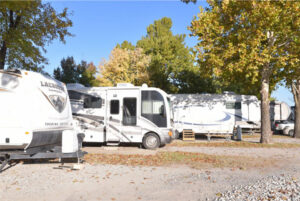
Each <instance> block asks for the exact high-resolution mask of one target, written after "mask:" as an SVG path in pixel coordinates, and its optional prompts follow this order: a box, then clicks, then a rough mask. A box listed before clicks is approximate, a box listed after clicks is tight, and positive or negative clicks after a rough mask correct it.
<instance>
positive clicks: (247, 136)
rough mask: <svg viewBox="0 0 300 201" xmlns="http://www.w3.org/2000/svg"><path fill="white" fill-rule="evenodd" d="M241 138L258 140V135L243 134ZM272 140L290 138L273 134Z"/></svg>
mask: <svg viewBox="0 0 300 201" xmlns="http://www.w3.org/2000/svg"><path fill="white" fill-rule="evenodd" d="M243 138H245V139H248V138H250V139H251V138H260V134H254V135H249V134H243ZM272 138H279V139H291V138H292V137H290V136H288V135H280V134H273V135H272Z"/></svg>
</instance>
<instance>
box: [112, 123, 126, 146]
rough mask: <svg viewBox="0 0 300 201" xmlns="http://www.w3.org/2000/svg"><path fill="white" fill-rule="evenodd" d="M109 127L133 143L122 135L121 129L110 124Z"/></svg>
mask: <svg viewBox="0 0 300 201" xmlns="http://www.w3.org/2000/svg"><path fill="white" fill-rule="evenodd" d="M108 126H109V127H111V128H112V129H113V130H115V131H117V132H118V133H120V134H121V135H122V136H123V137H125V138H126V139H127V140H128V141H129V142H131V140H130V139H129V138H128V137H127V136H126V135H125V134H124V133H122V132H121V131H120V130H119V129H117V128H116V127H114V126H113V125H111V124H108Z"/></svg>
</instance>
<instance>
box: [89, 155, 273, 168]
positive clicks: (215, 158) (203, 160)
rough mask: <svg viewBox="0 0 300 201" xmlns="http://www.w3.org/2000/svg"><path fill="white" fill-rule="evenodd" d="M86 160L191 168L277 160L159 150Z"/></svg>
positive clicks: (261, 164) (259, 164)
mask: <svg viewBox="0 0 300 201" xmlns="http://www.w3.org/2000/svg"><path fill="white" fill-rule="evenodd" d="M84 160H85V161H86V162H88V163H90V164H112V165H128V166H174V165H186V166H189V167H191V168H195V169H201V168H210V167H214V168H225V167H227V168H238V169H242V170H244V169H247V168H252V167H266V166H268V165H272V164H273V163H274V162H275V160H263V161H262V160H261V159H258V158H253V157H241V156H220V155H208V154H202V153H190V152H158V153H157V154H155V155H138V154H137V155H116V154H114V155H111V154H87V155H85V157H84Z"/></svg>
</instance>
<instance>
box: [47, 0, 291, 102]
mask: <svg viewBox="0 0 300 201" xmlns="http://www.w3.org/2000/svg"><path fill="white" fill-rule="evenodd" d="M49 2H50V3H51V5H52V6H53V7H54V8H55V9H56V10H57V11H58V12H60V11H62V10H63V9H64V8H66V7H67V8H68V9H69V11H71V12H72V15H71V16H70V19H71V20H72V21H73V27H71V28H70V29H69V31H70V32H71V33H72V34H73V35H74V36H73V37H67V38H66V43H65V44H63V43H61V42H59V41H58V40H55V41H53V42H52V43H51V44H50V45H49V46H48V47H46V50H47V52H46V53H45V56H46V57H47V58H48V60H49V64H48V65H47V66H46V68H45V70H46V71H47V72H48V73H49V74H53V70H54V68H57V67H58V66H59V65H60V61H61V60H62V59H63V58H66V57H68V56H73V57H74V59H75V61H76V62H77V63H79V62H80V61H81V60H85V61H87V62H93V63H94V64H95V65H96V66H98V65H99V63H100V62H101V61H103V60H104V59H108V58H109V54H110V52H111V50H112V49H113V48H114V47H115V46H116V45H117V43H122V42H123V41H124V40H127V41H129V42H131V43H133V44H135V43H136V42H137V41H138V40H140V39H141V38H142V36H145V35H146V30H147V26H149V25H150V24H152V23H153V22H154V20H159V19H161V18H162V17H169V18H171V19H172V22H173V26H172V32H173V34H186V35H187V37H186V40H185V42H186V45H187V46H189V47H193V46H195V45H196V43H197V39H196V38H195V37H190V36H189V34H190V32H189V31H188V29H187V27H188V26H189V25H190V23H191V21H192V20H193V18H194V17H195V16H197V14H198V13H199V7H200V6H202V7H206V6H207V3H206V1H201V0H198V2H197V3H196V4H193V3H190V4H185V3H182V2H180V1H179V0H178V1H176V0H169V1H159V0H152V1H138V0H127V1H126V0H119V1H116V0H110V1H103V0H92V1H78V0H76V1H61V0H56V1H49ZM272 97H275V98H276V99H277V100H280V101H285V102H287V103H288V104H289V105H294V102H293V97H292V94H291V93H290V92H289V91H288V90H287V89H286V88H284V87H279V88H278V89H277V90H276V91H275V92H274V93H272Z"/></svg>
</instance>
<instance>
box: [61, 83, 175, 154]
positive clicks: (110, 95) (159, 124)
mask: <svg viewBox="0 0 300 201" xmlns="http://www.w3.org/2000/svg"><path fill="white" fill-rule="evenodd" d="M67 88H68V92H69V96H70V99H71V105H72V112H73V118H74V119H75V120H77V127H78V129H80V130H81V132H82V133H84V134H85V138H84V142H98V143H106V144H107V145H118V144H119V143H141V144H143V146H144V147H145V148H147V149H155V148H157V147H159V146H162V145H165V144H167V143H170V142H171V140H172V136H173V130H172V128H173V125H172V112H171V108H170V105H169V102H170V99H169V96H168V95H167V94H166V93H165V92H164V91H162V90H160V89H158V88H153V87H147V85H143V86H142V87H138V86H133V85H131V84H118V85H117V86H116V87H84V86H83V85H80V84H68V85H67Z"/></svg>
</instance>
